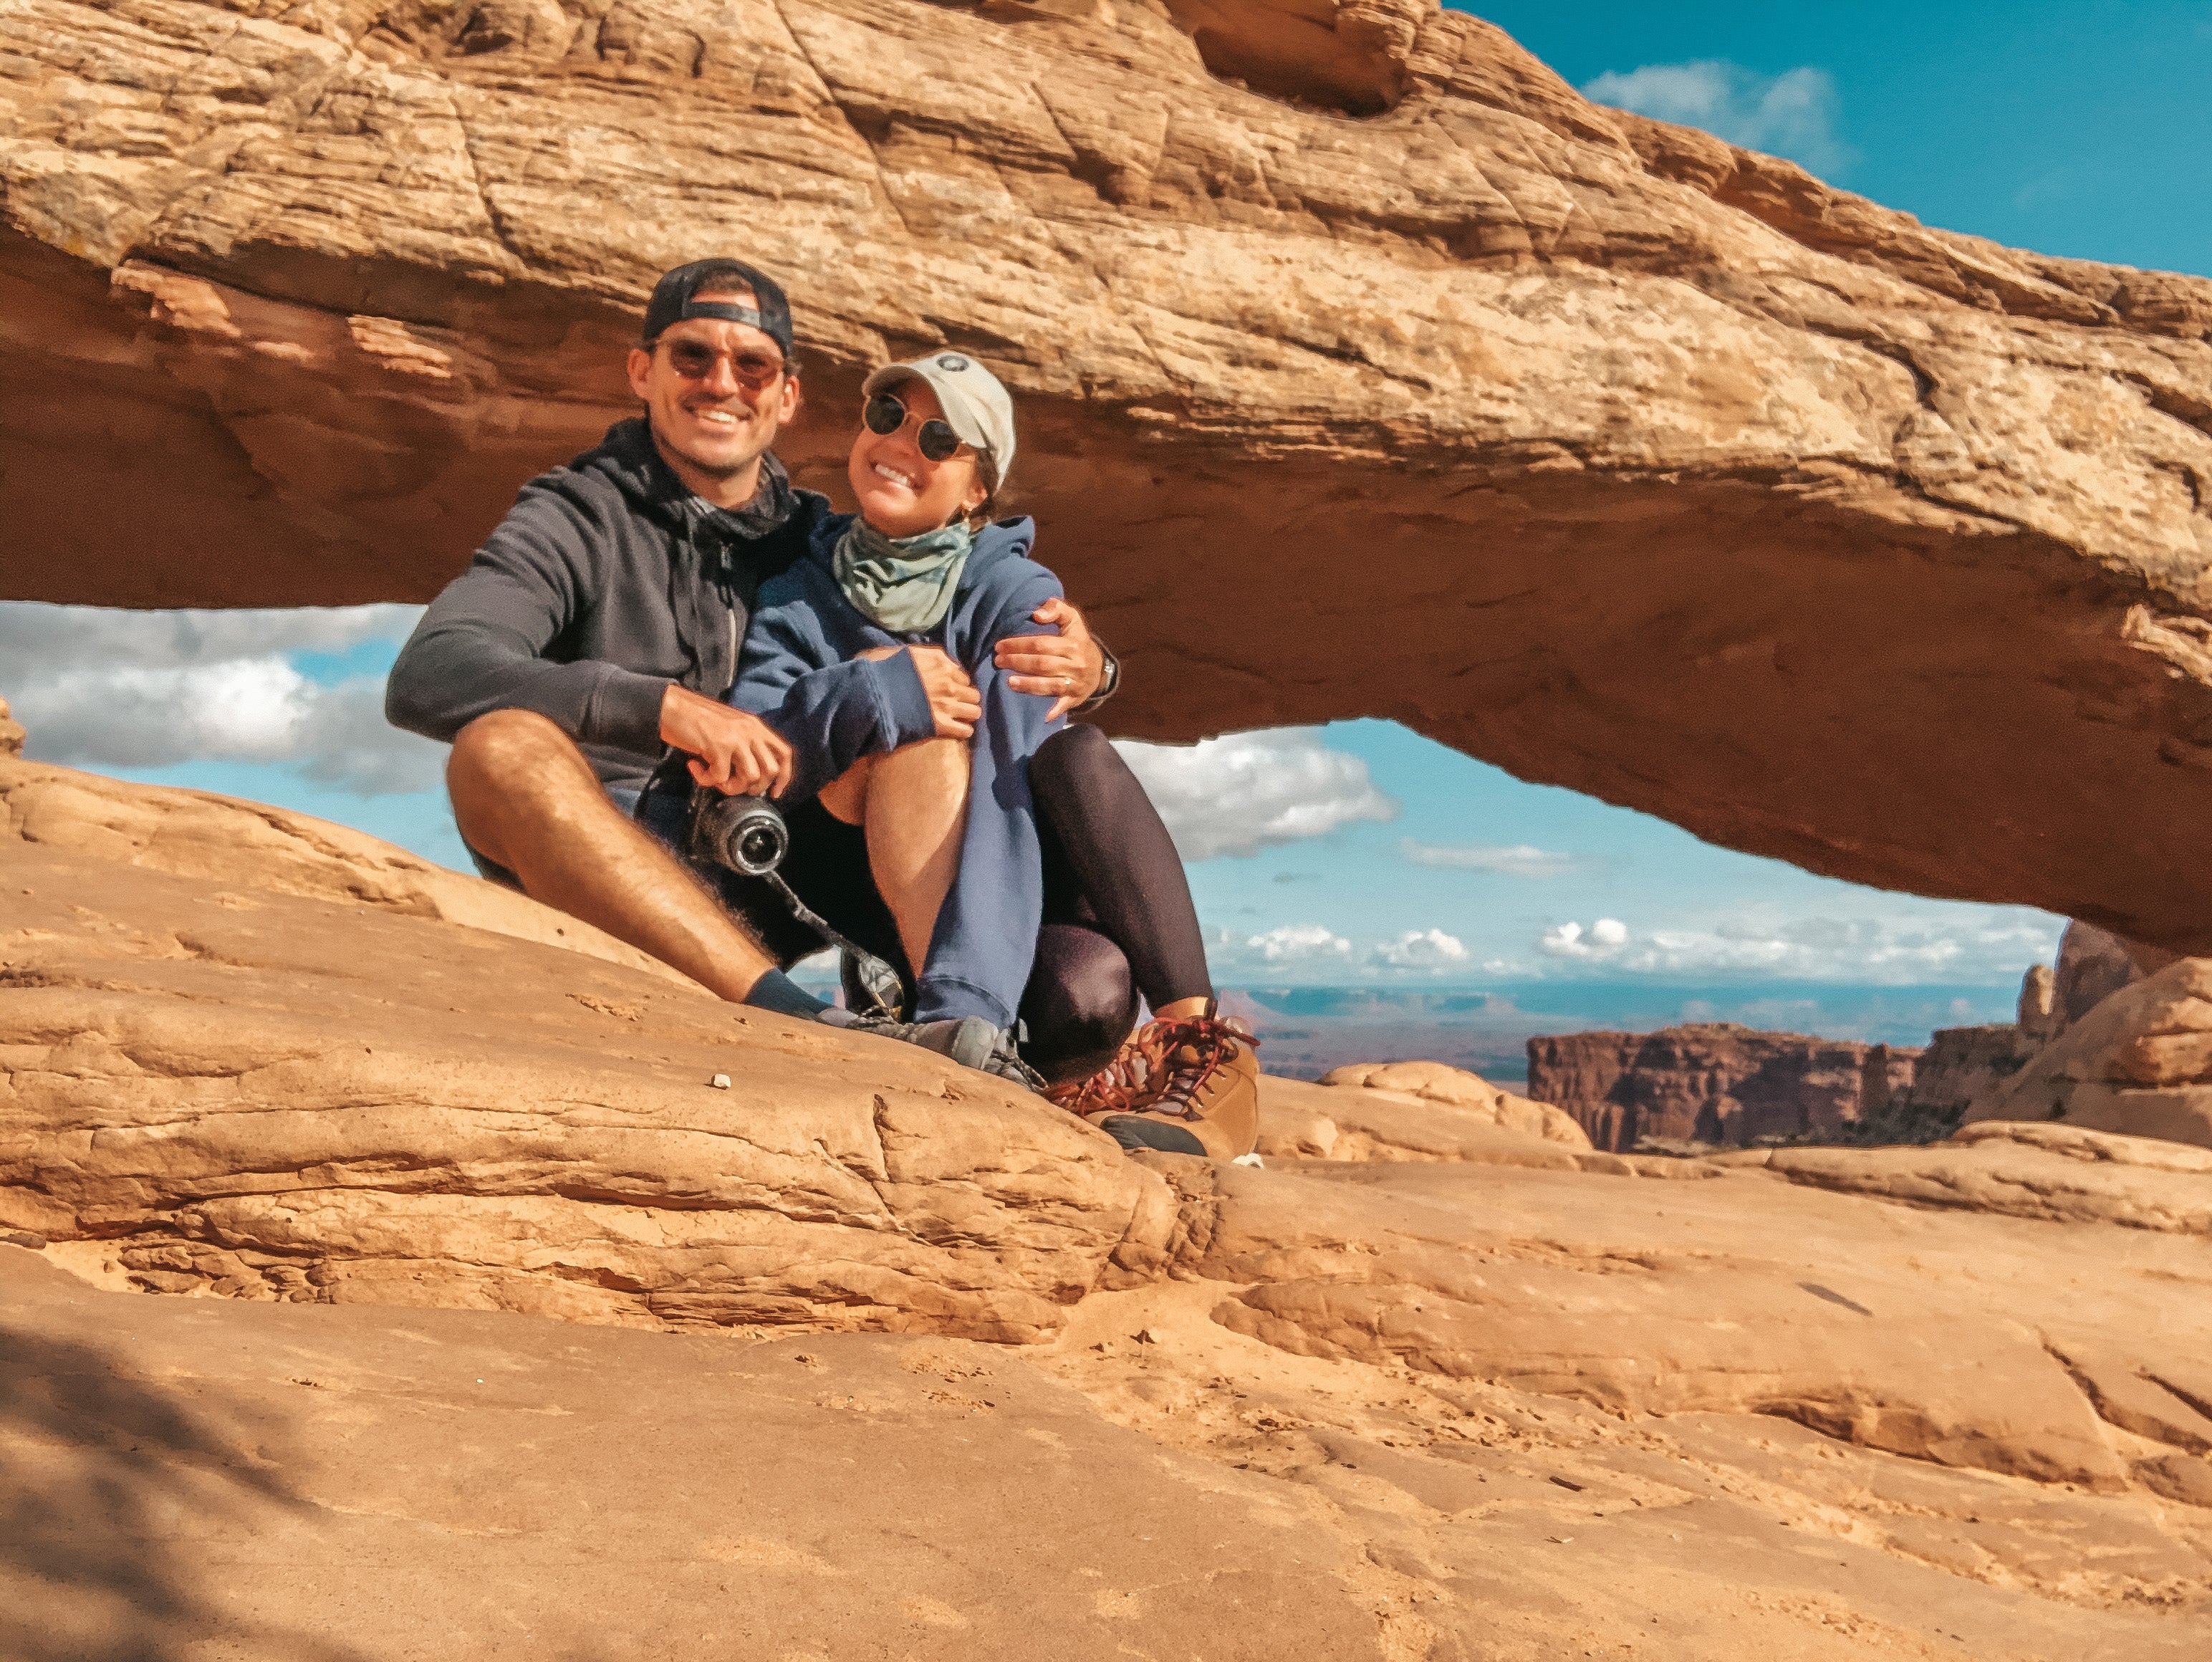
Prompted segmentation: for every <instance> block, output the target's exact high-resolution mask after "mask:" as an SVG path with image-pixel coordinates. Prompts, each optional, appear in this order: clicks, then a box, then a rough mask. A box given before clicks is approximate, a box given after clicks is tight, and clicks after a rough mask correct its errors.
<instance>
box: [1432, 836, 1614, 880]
mask: <svg viewBox="0 0 2212 1662" xmlns="http://www.w3.org/2000/svg"><path fill="white" fill-rule="evenodd" d="M1398 848H1399V852H1400V853H1401V854H1403V855H1405V856H1406V858H1407V860H1409V861H1412V862H1413V864H1414V865H1416V866H1441V867H1443V868H1446V869H1448V870H1452V871H1469V872H1498V873H1502V874H1504V875H1505V876H1508V877H1559V876H1563V875H1565V874H1566V873H1568V872H1571V871H1576V870H1578V869H1579V868H1581V866H1582V864H1583V861H1580V860H1578V859H1577V858H1576V857H1575V856H1574V855H1571V854H1553V853H1552V852H1551V851H1550V850H1549V849H1538V848H1532V847H1530V846H1529V845H1528V843H1515V844H1513V845H1512V846H1511V847H1510V848H1490V847H1484V846H1480V845H1477V846H1474V847H1471V848H1460V847H1455V846H1453V845H1451V844H1449V843H1417V842H1415V841H1414V840H1413V838H1412V837H1407V838H1405V839H1404V840H1403V841H1402V842H1401V843H1399V845H1398Z"/></svg>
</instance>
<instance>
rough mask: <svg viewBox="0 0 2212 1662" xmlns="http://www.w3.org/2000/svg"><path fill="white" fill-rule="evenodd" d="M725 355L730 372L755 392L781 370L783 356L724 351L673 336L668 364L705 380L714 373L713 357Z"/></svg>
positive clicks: (741, 384) (696, 341) (701, 342)
mask: <svg viewBox="0 0 2212 1662" xmlns="http://www.w3.org/2000/svg"><path fill="white" fill-rule="evenodd" d="M720 358H727V359H729V361H730V373H731V374H732V375H734V376H736V377H737V379H738V385H739V386H741V387H744V388H746V389H747V390H748V391H750V392H756V393H757V392H758V391H759V390H760V389H761V388H762V387H765V386H767V385H768V384H769V382H770V381H772V380H775V378H776V376H778V375H779V374H781V373H782V372H783V360H782V359H781V358H772V357H770V356H769V355H768V354H767V353H765V352H756V351H753V350H750V349H748V350H745V351H742V352H726V351H723V350H720V349H719V348H717V347H713V346H709V345H708V344H707V343H706V342H704V341H700V340H671V341H670V342H669V343H668V367H669V368H671V369H673V370H674V371H675V372H676V373H677V374H679V375H681V376H683V377H684V380H706V379H707V377H708V376H709V375H711V374H714V364H715V362H716V360H718V359H720Z"/></svg>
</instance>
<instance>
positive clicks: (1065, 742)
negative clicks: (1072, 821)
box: [1030, 721, 1121, 794]
mask: <svg viewBox="0 0 2212 1662" xmlns="http://www.w3.org/2000/svg"><path fill="white" fill-rule="evenodd" d="M1120 762H1121V754H1120V752H1117V751H1116V750H1115V748H1114V746H1113V743H1112V741H1111V740H1109V739H1108V738H1107V737H1106V735H1105V734H1103V733H1102V732H1100V731H1099V730H1098V729H1097V728H1094V727H1092V726H1091V724H1090V723H1089V722H1087V721H1079V722H1077V723H1075V724H1074V725H1073V726H1071V727H1065V728H1061V729H1060V731H1059V732H1058V733H1055V734H1053V735H1052V737H1051V738H1049V739H1048V740H1045V741H1044V743H1042V745H1040V746H1037V751H1036V755H1035V756H1033V757H1031V758H1030V789H1031V790H1032V791H1033V792H1036V793H1038V794H1047V793H1050V794H1058V793H1059V790H1060V788H1062V787H1063V786H1065V785H1066V784H1068V783H1069V782H1073V781H1074V780H1077V779H1079V778H1081V777H1082V776H1085V775H1086V774H1091V773H1093V772H1095V771H1096V770H1097V769H1098V768H1100V767H1103V766H1107V765H1110V764H1116V763H1120Z"/></svg>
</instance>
